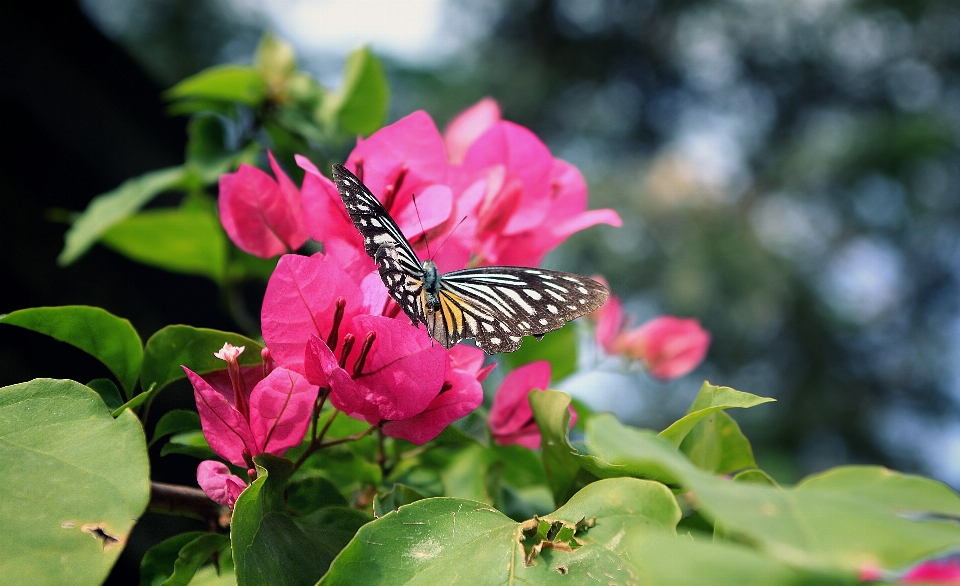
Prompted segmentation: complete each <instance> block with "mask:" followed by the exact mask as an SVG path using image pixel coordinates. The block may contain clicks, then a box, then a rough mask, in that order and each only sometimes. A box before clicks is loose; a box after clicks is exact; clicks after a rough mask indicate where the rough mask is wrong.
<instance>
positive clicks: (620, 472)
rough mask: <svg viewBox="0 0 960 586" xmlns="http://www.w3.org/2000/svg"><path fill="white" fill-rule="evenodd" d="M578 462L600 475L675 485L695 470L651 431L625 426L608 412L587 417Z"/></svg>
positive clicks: (601, 476) (668, 444) (674, 449)
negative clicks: (583, 452) (582, 448)
mask: <svg viewBox="0 0 960 586" xmlns="http://www.w3.org/2000/svg"><path fill="white" fill-rule="evenodd" d="M584 430H585V439H584V445H583V447H584V448H585V449H586V450H587V453H585V454H582V455H580V456H579V458H578V461H579V463H580V464H581V465H582V466H583V467H584V468H585V469H587V470H589V471H590V472H592V473H593V474H595V475H596V476H597V477H599V478H613V477H620V476H632V477H635V478H647V479H649V480H657V481H659V482H662V483H664V484H666V485H668V486H669V485H676V484H679V483H680V479H681V478H686V477H688V476H689V475H693V474H695V473H697V469H696V468H694V467H693V465H692V464H691V463H690V461H689V460H687V459H686V458H685V457H683V455H682V454H681V453H680V452H679V451H678V450H677V449H676V448H675V447H674V446H672V445H670V443H668V442H667V441H666V440H664V439H663V438H661V437H658V436H657V435H656V434H654V433H653V432H652V431H648V430H644V429H637V428H634V427H627V426H625V425H623V424H621V423H620V422H619V421H617V418H616V417H615V416H613V415H612V414H610V413H600V414H598V415H594V416H593V417H590V418H589V419H587V421H586V423H585V425H584Z"/></svg>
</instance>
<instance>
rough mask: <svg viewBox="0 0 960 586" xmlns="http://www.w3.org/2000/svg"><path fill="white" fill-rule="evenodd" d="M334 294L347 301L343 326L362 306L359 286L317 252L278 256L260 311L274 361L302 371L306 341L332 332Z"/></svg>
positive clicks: (264, 335)
mask: <svg viewBox="0 0 960 586" xmlns="http://www.w3.org/2000/svg"><path fill="white" fill-rule="evenodd" d="M338 298H343V300H344V302H345V307H344V313H343V319H342V321H341V326H342V324H343V323H344V322H348V321H349V320H350V319H351V318H352V317H353V316H355V315H358V314H359V313H360V312H361V311H363V310H364V308H363V294H362V293H361V291H360V288H359V287H358V286H357V284H356V283H355V282H354V281H353V280H352V279H351V278H350V277H349V276H348V275H347V274H346V273H345V272H344V271H343V269H341V268H340V267H338V266H337V265H336V264H334V263H332V262H330V261H328V260H326V259H325V258H324V257H322V256H319V255H314V256H311V257H306V256H296V255H286V256H284V257H282V258H281V259H280V262H279V263H277V268H276V269H275V270H274V271H273V275H271V276H270V281H269V282H268V283H267V291H266V293H265V295H264V298H263V306H262V309H261V316H260V322H261V328H262V330H263V339H264V340H265V341H266V343H267V346H268V347H269V348H270V352H271V353H272V355H273V358H274V360H276V362H277V364H278V365H280V366H283V367H284V368H289V369H291V370H293V371H295V372H298V373H300V374H304V370H303V357H304V351H305V350H306V346H307V340H309V339H310V336H313V335H317V336H320V339H322V340H326V339H327V338H328V337H329V336H330V332H331V330H332V329H333V324H334V316H335V314H336V302H337V299H338ZM340 335H341V336H342V333H341V334H340Z"/></svg>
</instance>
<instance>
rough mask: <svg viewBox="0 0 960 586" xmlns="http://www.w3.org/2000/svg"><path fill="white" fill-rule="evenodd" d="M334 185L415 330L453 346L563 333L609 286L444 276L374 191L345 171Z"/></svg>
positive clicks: (506, 343)
mask: <svg viewBox="0 0 960 586" xmlns="http://www.w3.org/2000/svg"><path fill="white" fill-rule="evenodd" d="M333 179H334V181H335V182H336V184H337V189H338V190H339V191H340V197H341V199H343V204H344V206H346V208H347V212H348V213H349V214H350V219H351V220H353V224H354V226H356V227H357V229H358V230H360V233H361V234H362V235H363V241H364V246H365V248H366V251H367V254H369V255H370V256H371V257H373V259H374V260H375V261H376V263H377V267H378V269H379V271H380V277H381V278H382V279H383V283H384V285H386V287H387V290H388V291H389V293H390V295H391V296H392V297H393V298H394V299H395V300H396V301H397V303H398V304H399V305H400V307H401V308H402V309H403V311H404V313H406V314H407V316H408V317H409V318H410V320H411V321H412V322H413V323H414V325H418V324H419V323H423V324H426V326H427V331H428V332H429V334H430V337H432V338H433V339H434V340H436V341H437V342H439V343H441V344H443V346H445V347H447V348H450V347H452V346H453V345H454V344H456V343H457V342H459V341H461V340H463V339H466V338H475V339H476V341H477V346H479V347H480V348H482V349H483V350H484V351H485V352H487V353H488V354H496V353H499V352H513V351H514V350H516V349H517V348H519V347H520V343H521V341H522V340H523V336H536V337H537V339H539V338H541V337H543V335H544V334H547V333H549V332H552V331H554V330H558V329H560V328H561V327H563V325H564V324H565V323H566V322H568V321H571V320H574V319H576V318H578V317H581V316H583V315H586V314H588V313H590V312H593V311H595V310H596V309H598V308H599V307H600V306H601V305H603V303H604V302H605V301H606V300H607V297H608V296H609V291H607V289H606V287H604V286H603V285H601V284H600V283H598V282H597V281H594V280H593V279H588V278H586V277H581V276H578V275H573V274H570V273H562V272H559V271H548V270H545V269H537V268H524V267H480V268H473V269H464V270H461V271H453V272H450V273H447V274H444V275H440V274H439V273H438V272H437V266H436V265H435V264H434V263H433V262H432V261H429V260H428V261H426V262H423V263H421V262H420V260H419V258H418V257H417V255H416V253H415V252H414V251H413V248H412V247H411V246H410V243H409V242H407V239H406V238H405V237H404V236H403V233H402V232H401V231H400V228H399V227H398V226H397V224H396V222H394V221H393V219H392V218H391V217H390V215H389V214H388V213H387V211H386V210H385V209H384V208H383V206H382V205H381V204H380V202H379V201H378V200H377V198H376V197H375V196H374V195H373V194H372V193H370V190H369V189H367V188H366V186H364V185H363V183H361V182H360V180H359V179H357V177H356V176H354V175H353V173H351V172H350V171H348V170H347V169H346V168H344V167H343V166H342V165H334V166H333Z"/></svg>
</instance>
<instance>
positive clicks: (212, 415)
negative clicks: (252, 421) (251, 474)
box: [181, 366, 256, 466]
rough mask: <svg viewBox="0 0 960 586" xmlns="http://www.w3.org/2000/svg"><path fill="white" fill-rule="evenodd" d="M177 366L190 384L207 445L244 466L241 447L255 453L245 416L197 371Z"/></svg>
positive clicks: (218, 453)
mask: <svg viewBox="0 0 960 586" xmlns="http://www.w3.org/2000/svg"><path fill="white" fill-rule="evenodd" d="M181 368H183V370H184V372H185V373H186V374H187V378H188V379H189V380H190V383H191V384H192V385H193V391H194V397H195V399H196V401H197V413H199V414H200V426H201V427H202V429H203V435H204V437H205V438H207V443H208V444H209V445H210V449H212V450H213V451H214V452H215V453H216V454H217V455H218V456H220V457H221V458H223V459H224V460H227V461H228V462H230V463H231V464H235V465H237V466H246V464H245V463H244V459H243V450H247V452H248V453H249V454H250V455H253V454H255V453H256V442H255V441H254V439H253V433H252V432H251V431H250V426H249V424H248V423H247V421H246V419H244V418H243V416H242V415H241V414H240V412H238V411H237V410H236V409H234V407H233V405H231V404H230V403H229V402H228V401H227V399H226V397H224V396H223V395H222V394H221V393H219V392H217V390H216V389H214V388H213V387H212V386H210V385H209V384H208V383H207V382H206V381H205V380H203V378H201V377H200V375H198V374H197V373H195V372H193V371H192V370H190V369H189V368H187V367H186V366H183V367H181Z"/></svg>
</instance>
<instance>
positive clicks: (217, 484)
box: [197, 460, 247, 509]
mask: <svg viewBox="0 0 960 586" xmlns="http://www.w3.org/2000/svg"><path fill="white" fill-rule="evenodd" d="M197 484H199V485H200V488H202V489H203V492H204V493H206V495H207V496H208V497H210V500H212V501H213V502H215V503H220V504H221V505H223V506H225V507H230V508H231V509H232V508H233V505H234V503H236V502H237V497H239V496H240V493H241V492H243V489H245V488H246V487H247V483H246V482H244V481H243V479H242V478H240V477H239V476H236V475H234V474H231V473H230V469H229V468H227V465H226V464H224V463H223V462H218V461H216V460H204V461H203V462H200V465H199V466H197Z"/></svg>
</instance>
